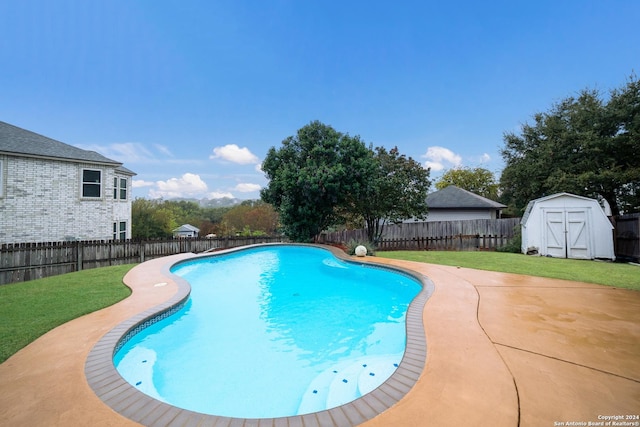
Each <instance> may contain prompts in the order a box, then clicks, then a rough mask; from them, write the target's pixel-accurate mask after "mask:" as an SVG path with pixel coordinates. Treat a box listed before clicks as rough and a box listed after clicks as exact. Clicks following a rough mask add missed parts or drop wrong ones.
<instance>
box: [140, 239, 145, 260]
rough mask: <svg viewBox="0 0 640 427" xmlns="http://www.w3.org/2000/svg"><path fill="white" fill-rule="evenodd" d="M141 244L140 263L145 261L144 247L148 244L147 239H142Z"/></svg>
mask: <svg viewBox="0 0 640 427" xmlns="http://www.w3.org/2000/svg"><path fill="white" fill-rule="evenodd" d="M138 244H139V245H140V263H141V264H142V263H143V262H144V248H145V246H146V243H145V240H140V242H139V243H138Z"/></svg>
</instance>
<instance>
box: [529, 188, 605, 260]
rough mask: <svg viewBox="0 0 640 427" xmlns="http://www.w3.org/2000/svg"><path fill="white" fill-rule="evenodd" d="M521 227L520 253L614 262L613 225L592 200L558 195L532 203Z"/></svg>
mask: <svg viewBox="0 0 640 427" xmlns="http://www.w3.org/2000/svg"><path fill="white" fill-rule="evenodd" d="M521 227H522V247H521V248H522V252H523V253H529V254H539V255H543V256H552V257H556V258H577V259H595V258H601V259H612V260H613V259H615V252H614V246H613V225H612V224H611V221H609V218H607V216H606V215H605V213H604V211H603V209H602V207H601V206H600V204H599V203H598V201H597V200H595V199H590V198H587V197H582V196H577V195H575V194H569V193H558V194H553V195H551V196H546V197H542V198H539V199H535V200H532V201H530V202H529V204H528V205H527V208H526V210H525V213H524V215H523V217H522V222H521Z"/></svg>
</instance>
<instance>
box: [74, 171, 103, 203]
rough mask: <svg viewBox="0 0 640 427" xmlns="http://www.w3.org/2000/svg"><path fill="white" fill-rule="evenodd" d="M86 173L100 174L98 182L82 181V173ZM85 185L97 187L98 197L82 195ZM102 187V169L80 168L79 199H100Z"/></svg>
mask: <svg viewBox="0 0 640 427" xmlns="http://www.w3.org/2000/svg"><path fill="white" fill-rule="evenodd" d="M86 171H91V172H98V173H99V174H100V181H98V182H97V183H96V182H91V181H86V182H85V180H84V173H85V172H86ZM85 185H97V186H98V195H97V196H85V194H84V186H85ZM103 186H104V171H103V170H102V169H94V168H82V172H81V173H80V197H81V198H83V199H87V200H99V199H101V198H102V187H103Z"/></svg>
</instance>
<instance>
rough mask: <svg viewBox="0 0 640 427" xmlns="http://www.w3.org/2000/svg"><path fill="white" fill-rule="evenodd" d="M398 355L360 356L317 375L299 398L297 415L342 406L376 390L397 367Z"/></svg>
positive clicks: (399, 356) (400, 356)
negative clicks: (300, 398)
mask: <svg viewBox="0 0 640 427" xmlns="http://www.w3.org/2000/svg"><path fill="white" fill-rule="evenodd" d="M401 359H402V353H400V354H387V355H381V356H364V357H360V358H357V359H351V360H347V361H345V362H343V363H340V364H338V365H336V366H333V367H331V368H329V369H327V370H325V371H323V372H321V373H320V374H319V375H318V376H317V377H316V378H314V379H313V381H311V383H310V384H309V387H308V388H307V390H306V391H305V393H304V395H303V396H302V400H301V403H300V406H299V408H298V414H308V413H311V412H318V411H322V410H325V409H328V408H334V407H336V406H340V405H343V404H345V403H347V402H351V401H352V400H355V399H357V398H358V397H360V396H362V395H365V394H367V393H369V392H371V391H373V390H374V389H376V388H377V387H379V386H380V385H381V384H382V383H383V382H384V381H385V380H387V378H389V377H390V376H391V374H393V372H394V371H395V369H396V368H397V367H398V364H399V363H400V360H401Z"/></svg>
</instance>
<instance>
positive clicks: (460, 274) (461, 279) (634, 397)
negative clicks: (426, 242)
mask: <svg viewBox="0 0 640 427" xmlns="http://www.w3.org/2000/svg"><path fill="white" fill-rule="evenodd" d="M188 256H189V255H188V254H185V255H176V256H173V257H167V258H163V259H158V260H153V261H149V262H146V263H144V264H141V265H140V266H137V267H136V268H134V269H133V270H131V271H130V272H129V273H128V274H127V276H126V277H125V282H126V283H127V285H128V286H130V287H131V288H132V289H133V290H134V292H133V294H132V296H131V297H129V298H127V299H126V300H124V301H121V302H120V303H118V304H115V305H113V306H111V307H108V308H106V309H103V310H101V311H98V312H95V313H92V314H89V315H86V316H83V317H81V318H78V319H75V320H73V321H71V322H68V323H66V324H64V325H62V326H60V327H58V328H56V329H54V330H52V331H50V332H49V333H47V334H45V335H44V336H42V337H40V338H39V339H38V340H36V341H35V342H33V343H32V344H30V345H29V346H27V347H25V348H24V349H22V350H21V351H19V352H18V353H17V354H15V355H14V356H13V357H11V358H10V359H8V360H7V361H6V362H4V363H3V364H1V365H0V425H7V426H133V425H138V424H137V423H134V422H133V421H131V420H129V419H127V418H125V417H123V416H121V415H120V414H118V413H116V412H115V411H113V410H112V409H111V408H110V407H108V406H107V405H105V404H104V403H103V402H102V401H101V400H100V399H99V398H98V397H97V396H96V395H95V393H94V392H93V390H92V389H91V388H90V387H89V385H88V384H87V380H86V378H85V371H84V368H85V361H86V358H87V355H88V354H89V352H90V350H91V349H92V347H93V345H94V344H95V343H96V342H97V341H98V340H99V339H100V338H101V337H102V336H103V335H104V334H105V333H107V332H108V331H109V330H110V329H112V328H113V327H114V326H116V325H117V324H118V323H120V322H121V321H123V320H125V319H127V318H129V317H131V316H133V315H135V314H137V313H139V312H141V311H144V310H146V309H148V308H150V307H153V306H155V305H157V304H159V303H161V302H163V301H165V300H167V299H168V298H170V297H171V296H172V295H173V294H174V293H175V291H176V285H175V283H173V282H172V281H171V280H170V279H168V278H167V276H165V275H163V274H162V266H164V265H165V264H167V263H169V262H171V263H172V262H175V261H177V260H179V259H182V258H185V257H188ZM367 262H376V263H384V264H390V265H395V266H400V267H403V268H407V269H411V270H414V271H417V272H419V273H421V274H424V275H426V276H428V277H429V278H430V279H431V280H432V281H433V282H434V284H435V292H434V293H433V295H432V296H431V298H430V299H429V300H428V301H427V303H426V306H425V308H424V312H423V319H424V326H425V334H426V339H427V360H426V365H425V369H424V371H423V373H422V375H421V377H420V379H419V380H418V382H417V383H416V385H415V386H414V387H413V388H412V389H411V390H410V391H409V393H408V394H407V395H406V396H405V397H404V398H402V399H401V400H400V402H398V403H397V404H396V405H395V406H393V407H392V408H391V409H389V410H387V411H385V412H383V413H382V414H380V415H378V416H376V417H375V418H373V419H371V420H369V421H366V422H365V423H363V424H362V425H363V426H369V427H373V426H376V427H377V426H437V427H446V426H460V425H464V426H509V427H515V426H558V425H571V424H567V423H571V422H579V423H580V422H584V423H585V425H586V424H587V423H588V422H592V423H597V422H603V424H602V425H606V424H605V423H606V420H607V419H606V418H604V417H609V416H618V415H622V416H633V415H638V414H640V404H639V403H638V402H640V292H636V291H629V290H622V289H617V288H610V287H604V286H598V285H591V284H586V283H578V282H569V281H562V280H550V279H542V278H536V277H529V276H520V275H513V274H502V273H492V272H485V271H479V270H472V269H465V268H455V267H446V266H439V265H432V264H422V263H415V262H408V261H395V260H387V259H382V258H367ZM639 274H640V269H639ZM165 283H166V285H164V284H165ZM158 284H163V285H162V286H157V285H158ZM309 419H310V420H312V421H311V422H312V423H313V418H312V417H311V418H309ZM609 420H610V419H609ZM253 421H255V422H250V423H249V422H247V423H246V425H261V426H262V425H266V424H264V423H263V422H259V421H258V420H253ZM617 421H618V422H621V421H622V422H624V421H626V422H631V423H634V422H638V421H640V420H637V419H635V420H633V419H630V420H625V419H624V418H623V419H619V420H617ZM305 425H306V424H305ZM310 425H311V424H310ZM577 425H580V424H577ZM610 425H611V424H610ZM619 425H625V424H619ZM629 425H634V424H629ZM635 425H640V423H639V424H635Z"/></svg>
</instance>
